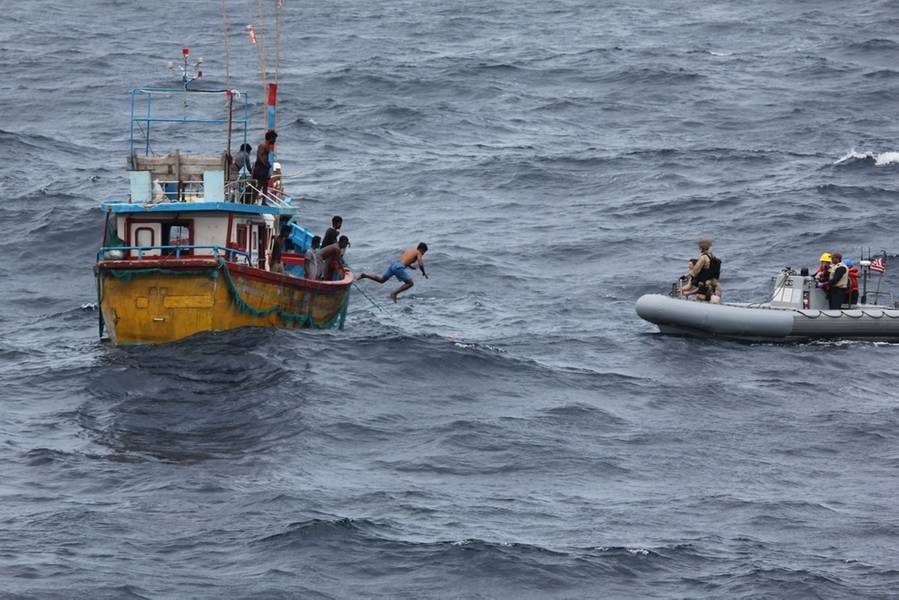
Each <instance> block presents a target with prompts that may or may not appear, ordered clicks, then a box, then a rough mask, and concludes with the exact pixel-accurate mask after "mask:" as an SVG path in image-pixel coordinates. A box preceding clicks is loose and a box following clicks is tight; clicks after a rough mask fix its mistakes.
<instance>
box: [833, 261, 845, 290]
mask: <svg viewBox="0 0 899 600" xmlns="http://www.w3.org/2000/svg"><path fill="white" fill-rule="evenodd" d="M839 267H843V276H842V277H840V278H839V279H838V280H837V281H835V282H834V283H833V287H835V288H842V289H844V290H845V289H849V267H847V266H846V265H844V264H843V263H841V262H839V263H837V264H835V265H832V266H831V267H830V271H829V273H828V275H830V277H833V273H834V271H836V270H837V269H838V268H839Z"/></svg>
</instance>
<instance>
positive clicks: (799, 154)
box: [0, 0, 899, 599]
mask: <svg viewBox="0 0 899 600" xmlns="http://www.w3.org/2000/svg"><path fill="white" fill-rule="evenodd" d="M265 4H266V7H267V10H268V14H267V15H266V24H265V27H264V30H263V28H262V27H260V24H259V22H258V21H259V20H258V16H257V14H256V9H257V7H256V3H254V2H249V1H240V2H238V1H236V0H227V1H226V3H225V7H226V12H225V20H226V21H227V23H228V25H229V40H230V58H231V60H230V62H229V66H230V80H231V84H232V85H233V86H236V87H240V88H243V89H245V90H246V91H247V92H248V94H249V97H250V99H251V101H252V107H253V111H254V112H253V124H254V127H253V130H252V132H251V133H252V136H251V137H252V138H253V141H254V142H255V141H256V140H257V139H258V138H259V136H260V135H261V125H262V113H261V106H260V104H259V99H260V97H261V83H260V81H261V75H260V72H259V61H258V58H257V52H256V48H255V47H253V46H250V45H249V43H248V42H247V36H246V32H245V26H246V24H247V23H249V22H251V21H252V22H254V23H255V24H256V26H257V33H260V34H261V35H260V38H264V39H265V40H266V43H267V49H268V53H269V58H268V60H269V64H270V65H271V66H272V67H273V65H274V36H273V23H274V4H275V3H274V2H266V3H265ZM284 4H285V8H284V17H283V27H282V29H283V31H282V34H281V48H280V55H281V61H280V84H281V96H280V105H279V115H278V123H279V125H278V130H279V133H280V137H279V140H278V141H279V146H280V159H281V162H282V164H283V165H284V170H285V172H286V173H287V174H288V186H287V187H288V191H289V192H291V193H292V194H293V195H294V196H296V197H298V198H299V199H300V200H299V206H300V207H301V215H302V220H303V222H305V223H308V224H309V225H310V226H311V227H312V228H313V229H315V230H317V231H323V230H324V229H325V227H326V226H327V223H328V221H329V219H330V216H331V215H332V214H341V215H343V217H344V220H345V226H344V232H345V233H347V234H348V235H349V236H350V238H351V239H352V240H353V246H352V248H351V250H350V253H349V255H348V260H349V262H350V264H351V265H352V266H353V267H354V268H355V269H356V270H369V271H379V270H381V269H383V268H384V267H385V266H386V265H387V263H388V262H389V260H391V259H392V258H393V257H394V256H395V255H396V253H397V252H398V251H399V250H400V249H401V248H403V247H405V246H408V245H412V244H415V243H417V242H419V241H426V242H427V243H428V244H429V245H430V247H431V251H430V252H429V253H428V255H427V265H428V271H429V272H430V275H431V279H430V280H422V279H420V278H416V284H415V287H414V288H413V290H411V292H409V293H408V295H406V296H405V297H401V301H400V302H399V303H398V304H397V305H393V304H391V303H389V301H388V299H387V293H388V291H389V289H390V288H391V286H387V285H385V286H377V285H376V284H373V283H372V282H365V283H363V284H361V285H362V286H363V289H364V290H365V291H366V293H368V294H369V295H371V296H372V298H373V299H374V300H375V302H377V303H378V305H379V306H380V308H379V307H375V306H373V305H372V304H371V303H370V302H369V301H368V300H366V299H365V298H364V297H362V296H361V295H358V294H354V296H353V299H352V303H351V307H350V313H349V318H348V321H347V327H346V329H345V330H344V331H328V332H318V331H314V332H307V331H278V330H239V331H231V332H224V333H211V334H205V335H200V336H196V337H195V338H191V339H187V340H183V341H181V342H178V343H175V344H171V345H168V346H163V347H141V348H116V347H111V346H110V345H109V344H108V343H104V342H101V341H100V340H99V339H98V336H97V313H96V311H95V310H93V305H92V303H94V302H96V291H95V281H94V277H93V274H92V271H91V267H92V264H93V260H94V257H95V252H96V249H97V245H98V243H99V237H100V232H101V227H102V213H101V212H100V210H99V209H98V205H99V203H100V202H101V201H102V200H104V199H107V198H110V197H115V196H119V197H121V195H122V194H123V193H125V190H126V186H127V177H126V171H125V159H126V156H127V148H128V145H127V143H128V115H129V113H128V111H129V96H128V91H129V90H130V89H131V88H132V87H136V86H141V85H157V86H161V85H168V84H173V83H176V82H177V81H176V75H175V74H173V73H172V72H171V71H169V70H168V69H167V67H166V64H167V62H168V61H169V60H177V59H178V57H179V55H180V48H181V47H182V46H189V47H190V48H191V49H192V52H193V54H194V55H195V56H203V57H204V59H205V63H204V70H205V71H206V73H205V75H204V78H203V79H202V80H201V81H200V82H199V85H200V86H201V87H202V86H207V87H209V88H218V87H222V86H223V85H225V84H226V83H227V80H226V75H225V62H226V61H225V53H224V46H223V39H224V37H223V18H222V17H223V15H222V9H221V6H222V5H221V2H217V1H204V2H199V1H198V2H189V3H188V2H174V1H171V0H159V1H156V2H127V1H122V0H85V1H84V2H79V3H75V2H64V1H62V0H47V1H42V2H37V1H35V0H27V1H24V2H18V3H13V2H3V4H2V7H3V11H2V12H3V14H4V18H3V19H2V20H0V65H2V73H3V80H4V92H3V94H0V162H2V164H3V165H4V168H3V169H0V185H2V190H3V196H2V199H0V227H2V229H3V232H4V234H3V235H2V236H0V252H2V253H3V256H4V257H5V260H3V261H0V277H2V282H3V285H2V286H0V307H2V311H0V390H2V391H0V464H2V477H0V598H4V599H5V598H16V599H19V598H22V599H24V598H41V599H44V598H91V599H96V598H471V599H474V598H515V599H522V598H637V597H639V598H894V597H896V596H897V594H899V591H897V590H899V507H897V503H896V497H897V495H899V396H897V393H896V387H897V383H899V378H897V375H896V373H895V372H894V369H895V366H896V364H897V359H899V347H897V346H896V345H891V344H874V343H859V342H841V343H809V344H793V345H771V344H738V343H730V342H714V341H703V340H696V339H688V338H676V337H666V336H661V335H659V334H658V333H657V332H656V331H655V330H654V328H653V327H652V326H650V325H649V324H647V323H644V322H642V321H640V320H639V319H638V318H637V316H636V315H635V313H634V310H633V305H634V302H635V300H636V299H637V298H638V297H639V296H640V295H641V294H644V293H649V292H655V291H665V290H666V289H668V287H669V285H670V282H671V281H673V280H674V279H675V278H676V277H677V276H678V275H679V274H680V273H681V272H683V270H684V267H685V263H686V260H687V259H688V258H690V257H691V256H692V255H694V254H695V242H696V240H697V239H698V238H699V237H701V236H705V235H710V236H712V237H713V238H714V239H715V250H716V252H717V254H718V255H720V256H721V257H722V258H723V260H724V276H723V282H722V283H723V285H724V287H725V292H726V296H727V298H729V299H732V300H754V299H760V298H764V297H765V295H766V293H767V291H768V289H769V281H770V277H771V276H772V275H773V274H774V273H775V272H776V271H777V270H779V269H781V268H783V267H784V266H786V265H791V266H794V267H799V266H811V265H813V264H814V263H815V259H816V258H817V256H818V254H820V252H822V251H823V250H830V251H834V250H842V251H843V253H844V254H846V255H848V256H852V257H857V256H858V254H859V252H860V251H861V249H862V248H865V249H867V248H871V249H872V250H873V251H874V252H877V251H880V250H885V251H886V252H888V253H889V254H890V255H891V256H892V255H894V254H896V253H897V252H899V248H897V239H896V238H897V234H896V232H897V230H899V213H897V211H896V201H897V198H899V194H897V192H899V141H897V133H899V131H897V130H899V126H897V122H896V116H897V114H899V67H897V66H896V65H897V64H899V37H897V33H896V31H897V28H899V3H897V2H895V1H874V2H868V3H865V4H847V3H845V2H831V1H824V2H814V3H811V2H775V1H772V0H760V1H759V2H752V3H732V2H727V3H726V2H700V1H697V0H682V1H677V2H669V3H659V2H649V1H646V0H633V1H630V2H600V3H593V2H586V1H584V0H564V1H559V2H551V3H547V2H535V1H533V0H521V1H518V2H510V1H506V0H498V1H496V2H490V3H474V2H460V1H453V0H449V1H442V2H432V1H429V0H427V1H424V2H421V1H418V2H411V1H408V0H387V1H385V2H380V3H362V2H348V1H336V2H328V3H312V2H299V1H298V0H286V1H285V3H284ZM220 140H221V135H220V132H209V133H208V134H206V133H204V134H203V135H200V136H198V138H195V139H193V140H192V141H193V142H196V143H197V144H198V145H199V147H197V146H193V147H192V148H193V149H194V150H202V149H203V144H206V143H208V144H216V145H215V146H214V148H216V149H217V148H218V145H217V144H219V143H220ZM162 141H163V140H162V139H160V143H162ZM175 141H176V142H178V141H179V140H177V139H176V140H175ZM180 141H181V142H184V141H185V140H184V139H182V140H180ZM184 149H188V146H187V145H185V146H184ZM891 260H892V259H891ZM892 271H893V268H890V269H889V270H888V271H887V274H886V278H885V280H884V285H885V287H889V286H890V284H891V283H892V282H893V281H894V277H893V272H892Z"/></svg>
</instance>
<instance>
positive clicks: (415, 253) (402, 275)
mask: <svg viewBox="0 0 899 600" xmlns="http://www.w3.org/2000/svg"><path fill="white" fill-rule="evenodd" d="M427 251H428V245H427V244H425V243H424V242H421V243H420V244H419V245H418V246H417V247H415V248H406V250H404V251H403V253H402V254H401V255H400V258H399V260H395V261H393V262H392V263H390V266H389V267H387V270H386V271H384V274H383V275H369V274H368V273H360V274H359V277H358V278H357V279H371V280H372V281H377V282H378V283H385V282H386V281H387V280H388V279H390V278H391V277H396V278H397V279H399V280H400V281H402V282H403V285H401V286H400V287H398V288H396V289H395V290H393V291H392V292H390V299H391V300H393V301H394V302H396V297H397V296H398V295H399V294H400V292H405V291H406V290H408V289H409V288H411V287H412V286H413V285H414V284H413V283H412V276H411V275H409V273H407V272H406V269H414V268H416V267H415V264H416V263H418V268H419V269H421V274H422V276H423V277H424V278H425V279H430V277H428V274H427V273H426V272H425V259H424V255H425V252H427Z"/></svg>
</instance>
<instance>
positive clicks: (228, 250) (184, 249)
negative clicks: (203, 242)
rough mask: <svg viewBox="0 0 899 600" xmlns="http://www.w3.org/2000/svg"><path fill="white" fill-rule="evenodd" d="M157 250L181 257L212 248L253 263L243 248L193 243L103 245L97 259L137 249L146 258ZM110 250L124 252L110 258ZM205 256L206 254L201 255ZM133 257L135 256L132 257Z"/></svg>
mask: <svg viewBox="0 0 899 600" xmlns="http://www.w3.org/2000/svg"><path fill="white" fill-rule="evenodd" d="M155 250H159V251H160V252H163V251H165V250H174V256H175V258H181V254H182V253H183V252H188V251H192V250H212V256H215V257H218V256H224V257H225V258H226V259H228V260H234V257H237V256H240V257H242V258H243V259H244V260H246V262H247V264H251V262H250V253H249V252H244V251H243V250H235V249H233V248H222V247H221V246H192V245H177V246H103V247H101V248H100V249H99V250H98V251H97V261H98V262H99V261H101V260H125V253H126V252H128V253H130V252H134V251H137V258H144V253H145V252H152V251H155ZM110 252H120V253H121V254H122V256H121V258H109V257H107V256H106V255H107V254H109V253H110ZM166 256H172V254H168V255H166ZM200 256H204V255H200ZM131 258H133V257H131Z"/></svg>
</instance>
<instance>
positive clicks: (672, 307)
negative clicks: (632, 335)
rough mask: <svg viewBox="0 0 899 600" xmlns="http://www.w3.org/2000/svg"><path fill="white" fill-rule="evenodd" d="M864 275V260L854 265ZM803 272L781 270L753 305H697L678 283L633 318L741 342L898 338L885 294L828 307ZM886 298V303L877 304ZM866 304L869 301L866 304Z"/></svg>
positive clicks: (896, 319) (896, 317) (897, 312)
mask: <svg viewBox="0 0 899 600" xmlns="http://www.w3.org/2000/svg"><path fill="white" fill-rule="evenodd" d="M860 264H861V266H862V268H863V269H864V272H865V282H867V270H868V268H869V266H870V261H869V260H863V261H861V262H860ZM816 283H817V282H816V280H815V278H814V277H813V276H810V275H809V274H808V271H807V270H806V269H802V270H800V271H799V272H796V271H795V270H793V269H790V268H787V269H784V270H783V271H782V272H781V273H779V274H777V275H776V276H775V277H774V278H773V289H772V292H771V294H770V295H769V297H768V298H767V299H766V300H765V301H763V302H759V303H720V304H710V303H708V302H698V301H695V300H693V299H691V297H689V296H686V295H685V294H684V293H683V288H682V286H680V285H679V284H678V283H675V284H672V290H671V292H670V294H668V295H664V294H646V295H644V296H641V297H640V298H639V299H638V300H637V304H636V311H637V314H638V315H639V316H640V317H641V318H642V319H644V320H646V321H649V322H650V323H653V324H655V325H657V326H658V328H659V331H660V332H661V333H666V334H674V335H688V336H698V337H714V338H723V339H733V340H744V341H782V342H783V341H802V340H815V339H865V340H886V341H897V340H899V309H897V305H896V303H895V302H894V301H893V300H892V295H891V294H882V293H880V291H879V288H878V291H877V292H876V293H873V294H868V293H866V291H865V292H863V293H862V295H861V302H860V303H859V304H853V305H844V307H843V308H841V309H839V310H831V309H830V308H829V304H828V300H827V295H826V293H825V292H824V290H823V289H821V288H820V287H818V286H817V285H816ZM881 297H889V298H890V301H889V302H879V300H880V298H881ZM869 301H870V302H869Z"/></svg>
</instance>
